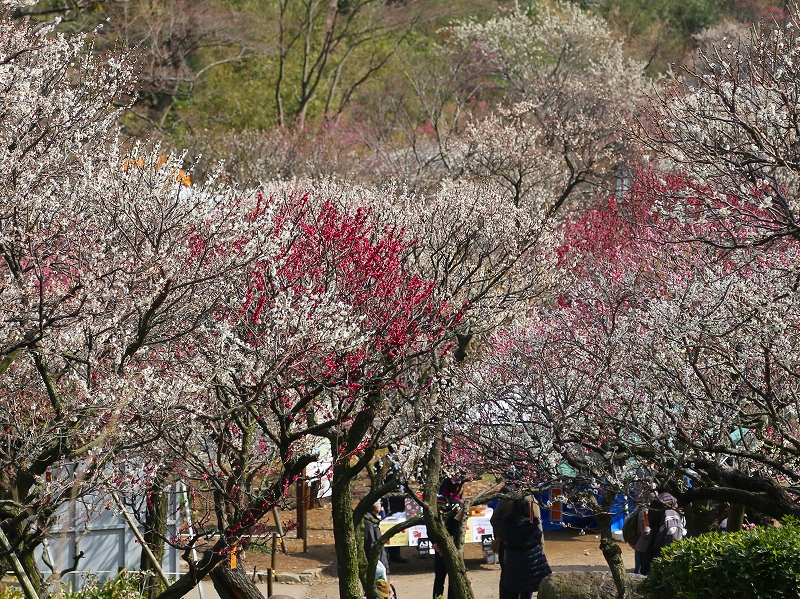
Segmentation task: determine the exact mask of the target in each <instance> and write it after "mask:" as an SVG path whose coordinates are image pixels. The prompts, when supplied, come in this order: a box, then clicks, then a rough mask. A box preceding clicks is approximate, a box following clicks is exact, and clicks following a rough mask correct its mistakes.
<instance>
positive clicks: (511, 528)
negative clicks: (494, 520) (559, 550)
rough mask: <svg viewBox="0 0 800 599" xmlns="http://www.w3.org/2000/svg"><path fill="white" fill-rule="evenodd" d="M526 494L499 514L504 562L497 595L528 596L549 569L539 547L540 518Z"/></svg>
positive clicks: (520, 598) (504, 597)
mask: <svg viewBox="0 0 800 599" xmlns="http://www.w3.org/2000/svg"><path fill="white" fill-rule="evenodd" d="M533 506H534V502H533V501H532V500H531V498H530V497H523V498H522V499H517V500H515V501H514V507H513V509H512V511H511V513H510V514H509V515H507V516H506V517H505V518H503V525H504V529H505V532H504V536H505V557H504V560H503V561H504V565H503V568H502V570H501V572H500V599H531V597H532V595H533V593H534V592H536V591H538V590H539V583H541V582H542V580H544V578H545V577H547V576H549V575H550V574H551V573H552V570H551V569H550V564H548V563H547V558H546V557H545V555H544V549H543V548H542V529H541V520H540V519H539V518H537V517H536V516H535V514H534V507H533Z"/></svg>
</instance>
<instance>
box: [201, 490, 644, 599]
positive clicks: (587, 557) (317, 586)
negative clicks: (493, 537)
mask: <svg viewBox="0 0 800 599" xmlns="http://www.w3.org/2000/svg"><path fill="white" fill-rule="evenodd" d="M323 506H324V507H323V509H321V510H316V509H315V510H311V511H310V512H309V514H308V523H309V524H308V535H309V539H308V551H307V552H306V553H303V545H302V541H300V540H297V539H291V538H290V539H287V545H288V551H289V554H288V555H284V554H282V553H279V554H278V555H277V556H276V570H277V571H278V572H295V573H299V572H302V571H303V570H307V569H310V568H322V575H321V576H320V578H319V579H317V581H316V582H315V583H314V584H311V585H284V584H280V585H279V584H276V585H275V586H274V589H273V593H274V594H275V595H280V594H283V595H286V596H288V597H293V598H294V599H338V597H339V588H338V584H337V580H336V565H335V554H334V550H333V529H332V525H331V520H330V506H329V504H327V503H324V504H323ZM283 519H285V520H286V521H290V520H293V519H294V514H293V513H290V512H286V513H284V514H283ZM289 534H290V536H293V535H292V533H289ZM619 545H620V547H621V548H622V551H623V559H624V560H625V564H626V566H627V567H628V568H629V569H632V568H633V550H632V549H631V548H630V547H628V545H626V544H625V543H619ZM544 549H545V554H546V555H547V559H548V561H549V562H550V565H551V567H552V568H553V570H556V571H566V570H584V571H591V570H604V569H605V568H606V564H605V560H604V559H603V554H602V553H601V552H600V539H599V537H598V536H597V535H595V534H593V533H588V534H580V532H579V531H576V530H558V531H547V532H545V547H544ZM401 554H402V556H403V557H404V558H406V559H407V560H408V561H407V563H404V564H392V568H391V575H390V579H391V581H392V584H394V586H395V588H396V590H397V595H398V599H427V598H428V597H430V596H431V591H432V588H431V587H432V585H433V557H432V556H428V557H419V555H417V552H416V550H415V549H413V548H409V547H403V548H402V549H401ZM464 556H465V558H466V562H467V568H468V570H469V578H470V581H471V583H472V588H473V590H474V592H475V597H476V599H496V597H497V596H498V584H499V582H500V566H498V565H488V564H486V563H484V560H483V554H482V551H481V549H480V546H479V544H477V543H469V544H467V545H466V548H465V555H464ZM269 561H270V557H269V555H268V554H266V553H259V552H254V551H249V552H248V553H247V555H246V556H245V564H246V567H247V569H248V571H252V570H253V569H254V568H255V569H256V570H266V569H267V568H268V567H269ZM204 586H205V589H204V590H205V598H206V599H216V594H215V593H213V589H211V585H210V584H206V585H204ZM259 587H260V588H261V590H262V592H263V593H264V596H265V597H266V596H267V586H266V584H261V585H259ZM189 596H190V597H199V594H198V593H197V592H195V593H193V594H192V595H189Z"/></svg>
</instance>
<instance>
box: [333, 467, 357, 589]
mask: <svg viewBox="0 0 800 599" xmlns="http://www.w3.org/2000/svg"><path fill="white" fill-rule="evenodd" d="M351 486H352V482H351V473H350V466H349V465H342V464H337V465H335V466H334V467H333V482H332V485H331V516H332V517H333V538H334V543H335V547H336V561H337V563H338V573H339V597H340V598H341V599H361V588H360V581H359V577H358V543H357V538H356V531H355V524H354V522H353V506H352V499H351Z"/></svg>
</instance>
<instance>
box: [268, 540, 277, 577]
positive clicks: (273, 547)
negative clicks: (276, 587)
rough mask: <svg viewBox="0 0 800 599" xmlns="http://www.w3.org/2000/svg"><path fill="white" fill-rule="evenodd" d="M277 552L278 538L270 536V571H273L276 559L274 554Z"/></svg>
mask: <svg viewBox="0 0 800 599" xmlns="http://www.w3.org/2000/svg"><path fill="white" fill-rule="evenodd" d="M277 552H278V537H277V536H275V535H272V556H271V559H270V567H271V568H272V571H273V572H274V571H275V558H276V557H277V556H276V555H275V554H276V553H277Z"/></svg>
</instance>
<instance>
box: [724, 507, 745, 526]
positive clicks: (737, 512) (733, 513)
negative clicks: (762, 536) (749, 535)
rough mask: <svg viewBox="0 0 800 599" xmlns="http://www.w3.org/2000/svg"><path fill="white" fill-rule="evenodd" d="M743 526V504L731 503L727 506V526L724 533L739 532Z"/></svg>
mask: <svg viewBox="0 0 800 599" xmlns="http://www.w3.org/2000/svg"><path fill="white" fill-rule="evenodd" d="M743 524H744V504H741V503H731V504H730V505H729V506H728V524H727V526H726V527H725V532H739V531H740V530H742V525H743Z"/></svg>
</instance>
